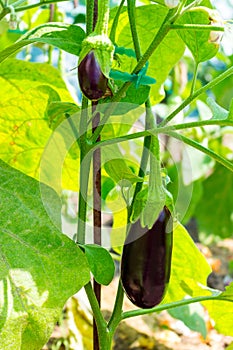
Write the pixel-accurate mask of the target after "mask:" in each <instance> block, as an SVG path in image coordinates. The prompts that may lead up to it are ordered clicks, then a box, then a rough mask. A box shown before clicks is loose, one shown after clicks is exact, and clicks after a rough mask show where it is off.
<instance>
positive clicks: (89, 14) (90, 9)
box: [86, 0, 95, 36]
mask: <svg viewBox="0 0 233 350" xmlns="http://www.w3.org/2000/svg"><path fill="white" fill-rule="evenodd" d="M94 7H95V1H94V0H87V4H86V18H87V19H86V34H87V36H88V35H89V34H91V33H92V32H93V27H94V25H93V18H94Z"/></svg>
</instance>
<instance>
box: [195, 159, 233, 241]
mask: <svg viewBox="0 0 233 350" xmlns="http://www.w3.org/2000/svg"><path fill="white" fill-rule="evenodd" d="M232 183H233V173H232V172H231V171H229V170H227V169H225V168H224V167H222V166H220V165H217V166H216V169H215V171H214V173H213V174H212V175H211V176H209V177H208V178H207V179H206V180H205V181H204V182H203V196H202V198H201V200H200V202H199V203H198V204H197V206H196V210H195V216H196V218H197V220H198V225H199V229H200V232H202V233H204V234H205V235H210V234H213V235H216V236H218V237H221V238H225V237H230V236H231V235H232V232H233V220H232V215H233V209H232V208H233V196H232ZM210 213H214V215H210Z"/></svg>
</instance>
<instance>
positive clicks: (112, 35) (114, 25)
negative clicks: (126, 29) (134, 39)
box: [109, 0, 125, 44]
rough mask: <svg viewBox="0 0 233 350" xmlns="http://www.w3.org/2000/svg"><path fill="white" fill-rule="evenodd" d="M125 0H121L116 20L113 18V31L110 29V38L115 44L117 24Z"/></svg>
mask: <svg viewBox="0 0 233 350" xmlns="http://www.w3.org/2000/svg"><path fill="white" fill-rule="evenodd" d="M124 2H125V0H121V3H120V5H119V6H118V8H117V12H116V15H115V17H114V20H113V23H112V27H111V31H110V34H109V39H110V40H111V41H112V43H113V44H115V41H116V30H117V25H118V21H119V17H120V14H121V10H122V7H123V5H124Z"/></svg>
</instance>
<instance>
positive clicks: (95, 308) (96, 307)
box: [85, 282, 107, 330]
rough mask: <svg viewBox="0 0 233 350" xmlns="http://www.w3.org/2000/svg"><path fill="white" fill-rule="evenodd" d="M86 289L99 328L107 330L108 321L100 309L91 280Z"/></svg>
mask: <svg viewBox="0 0 233 350" xmlns="http://www.w3.org/2000/svg"><path fill="white" fill-rule="evenodd" d="M85 291H86V294H87V296H88V300H89V302H90V305H91V309H92V311H93V314H94V315H95V321H96V324H97V328H98V329H99V330H105V329H106V328H107V322H106V321H105V319H104V318H103V315H102V312H101V311H100V308H99V304H98V301H97V299H96V296H95V293H94V291H93V288H92V285H91V282H89V283H88V284H86V285H85Z"/></svg>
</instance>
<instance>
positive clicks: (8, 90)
mask: <svg viewBox="0 0 233 350" xmlns="http://www.w3.org/2000/svg"><path fill="white" fill-rule="evenodd" d="M0 85H1V100H0V110H1V123H0V143H1V151H0V158H1V159H2V160H4V161H5V162H7V163H8V164H10V165H13V166H14V167H15V168H18V169H19V170H21V171H23V172H24V173H26V174H27V175H30V176H32V177H35V178H38V177H39V171H40V166H39V165H40V161H41V156H42V154H43V152H44V149H45V146H46V144H47V142H48V140H49V138H50V137H51V135H52V130H51V129H50V128H49V124H50V121H49V120H48V114H47V110H48V107H49V106H50V104H51V103H52V102H58V103H61V102H64V101H65V102H70V103H72V102H73V100H72V98H71V96H70V94H69V92H68V90H67V88H66V86H65V83H64V81H63V80H62V79H61V76H60V73H59V71H58V70H57V69H55V68H53V67H51V66H50V65H48V64H42V63H31V62H24V61H20V60H15V59H8V60H7V61H5V62H3V63H2V64H1V74H0ZM67 124H68V122H67ZM67 128H68V125H67ZM68 131H69V132H70V129H68ZM57 137H58V136H57ZM66 141H67V140H63V139H62V136H60V139H59V146H60V148H61V150H63V149H62V147H63V148H64V151H66V153H67V148H66V147H67V146H66V144H65V142H66ZM63 144H64V145H63ZM56 148H57V145H56ZM51 154H52V153H51ZM51 154H50V157H51ZM55 159H56V158H55ZM75 163H76V164H77V161H76V160H75ZM71 164H72V165H71ZM70 168H71V169H72V170H71V169H70ZM55 171H56V173H57V172H58V171H61V169H57V164H56V168H55ZM76 174H77V166H76V167H75V166H74V164H73V163H72V161H70V162H69V163H68V164H67V163H66V169H65V168H64V173H63V182H64V183H63V185H64V187H65V188H71V189H72V188H73V189H75V188H76V189H77V184H76V182H77V181H76V179H75V176H76ZM71 179H72V181H71ZM46 183H49V184H50V185H51V186H52V183H51V182H46Z"/></svg>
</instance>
